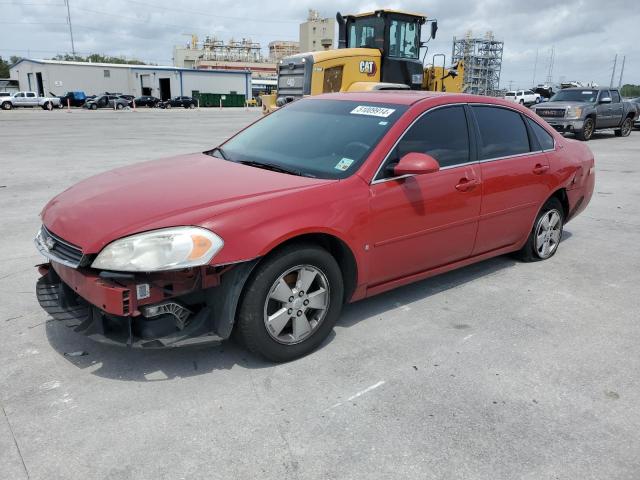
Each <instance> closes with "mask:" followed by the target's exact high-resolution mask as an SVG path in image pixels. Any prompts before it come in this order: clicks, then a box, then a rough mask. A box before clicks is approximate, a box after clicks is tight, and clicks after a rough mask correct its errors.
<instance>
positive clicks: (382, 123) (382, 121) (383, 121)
mask: <svg viewBox="0 0 640 480" xmlns="http://www.w3.org/2000/svg"><path fill="white" fill-rule="evenodd" d="M387 123H389V122H387V121H386V120H380V121H379V122H378V125H386V124H387Z"/></svg>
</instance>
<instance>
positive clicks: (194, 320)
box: [36, 262, 255, 348]
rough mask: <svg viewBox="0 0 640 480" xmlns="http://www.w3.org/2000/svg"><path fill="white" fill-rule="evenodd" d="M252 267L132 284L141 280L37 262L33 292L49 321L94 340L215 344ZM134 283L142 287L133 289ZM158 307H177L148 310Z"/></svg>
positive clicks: (226, 330) (228, 325) (227, 329)
mask: <svg viewBox="0 0 640 480" xmlns="http://www.w3.org/2000/svg"><path fill="white" fill-rule="evenodd" d="M253 265H255V262H248V263H245V264H239V265H236V266H234V267H233V268H228V269H224V270H221V271H218V272H214V273H211V274H209V275H207V276H205V277H203V276H201V275H200V274H199V273H194V272H182V273H181V275H179V274H177V273H173V274H172V275H170V276H169V277H166V278H165V279H164V280H162V279H161V278H149V279H148V281H149V283H135V282H140V281H141V280H140V279H135V278H134V279H131V280H130V279H120V278H118V279H116V280H110V279H104V278H101V277H100V276H98V275H96V274H95V272H92V271H90V270H82V269H79V270H76V269H73V268H69V267H65V266H63V265H60V264H57V263H55V262H52V263H47V264H43V265H40V266H39V271H40V273H41V274H42V276H41V277H40V278H39V279H38V281H37V285H36V295H37V298H38V302H39V303H40V306H41V307H42V308H43V309H44V310H45V311H46V312H47V313H48V314H49V315H51V317H52V318H53V319H54V320H57V321H60V322H62V323H63V324H64V325H66V326H67V327H69V328H71V329H73V330H74V331H76V332H78V333H81V334H84V335H86V336H88V337H90V338H91V339H93V340H95V341H98V342H102V343H108V344H112V345H121V346H129V347H136V348H163V347H178V346H183V345H193V344H202V343H216V342H220V341H221V340H223V339H225V338H228V337H229V335H230V334H231V330H232V328H233V323H234V319H235V311H236V307H237V303H238V298H239V296H240V292H241V291H242V287H243V286H244V283H245V281H246V279H247V278H248V276H249V273H250V272H251V269H252V268H253ZM196 272H198V271H197V270H196ZM181 276H183V277H186V280H185V278H180V277H181ZM192 277H196V278H192ZM170 278H174V282H173V283H170V282H171V280H170ZM144 280H146V279H144V278H143V279H142V281H144ZM176 280H177V283H176V282H175V281H176ZM180 281H183V282H185V281H190V282H191V284H190V285H185V284H182V285H181V284H180ZM138 285H146V286H145V287H143V288H142V289H140V290H138V288H137V287H138ZM203 285H204V287H203ZM173 292H176V293H175V294H174V293H173ZM141 293H142V295H141ZM139 297H144V298H139ZM163 305H170V306H171V307H174V308H178V309H182V310H180V312H178V313H180V314H173V313H171V311H170V310H172V308H167V309H164V310H162V311H161V312H154V313H152V310H153V307H159V306H163ZM150 307H151V308H150Z"/></svg>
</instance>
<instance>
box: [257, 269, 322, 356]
mask: <svg viewBox="0 0 640 480" xmlns="http://www.w3.org/2000/svg"><path fill="white" fill-rule="evenodd" d="M329 299H330V292H329V282H328V280H327V277H326V275H325V274H324V272H322V271H321V270H320V269H319V268H317V267H314V266H312V265H298V266H295V267H292V268H290V269H288V270H287V271H285V272H284V273H283V274H282V275H280V276H279V277H278V278H277V279H276V281H275V282H274V283H273V285H272V286H271V288H270V289H269V293H268V295H267V299H266V301H265V304H264V325H265V327H266V330H267V332H268V333H269V335H270V336H271V338H273V339H274V340H275V341H277V342H278V343H282V344H286V345H293V344H296V343H300V342H302V341H304V340H305V339H307V338H308V337H309V336H311V335H312V334H313V333H314V332H315V331H316V330H317V328H318V327H319V326H320V324H321V323H322V321H323V320H324V318H325V317H326V315H327V312H328V311H329V303H330V302H329Z"/></svg>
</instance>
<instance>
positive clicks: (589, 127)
mask: <svg viewBox="0 0 640 480" xmlns="http://www.w3.org/2000/svg"><path fill="white" fill-rule="evenodd" d="M582 128H583V130H584V138H586V139H587V140H588V139H590V138H591V136H592V135H593V120H591V119H590V118H589V119H587V120H585V122H584V126H583V127H582Z"/></svg>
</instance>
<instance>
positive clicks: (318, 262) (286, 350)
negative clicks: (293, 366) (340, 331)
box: [237, 244, 344, 362]
mask: <svg viewBox="0 0 640 480" xmlns="http://www.w3.org/2000/svg"><path fill="white" fill-rule="evenodd" d="M343 297H344V286H343V279H342V274H341V271H340V267H339V266H338V264H337V262H336V260H335V259H334V258H333V256H331V254H330V253H329V252H327V251H326V250H324V249H323V248H320V247H317V246H315V245H311V244H297V245H291V246H289V247H285V248H283V249H282V250H280V251H279V252H277V253H275V254H273V255H271V256H270V257H267V258H266V259H265V260H264V261H263V262H262V263H261V264H260V265H258V267H257V268H256V270H255V272H254V273H253V274H252V276H251V278H250V279H249V281H248V283H247V286H246V288H245V291H244V293H243V297H242V300H241V305H240V307H239V311H238V324H237V328H238V334H239V336H240V339H241V340H242V341H243V343H244V344H245V345H246V347H247V348H248V349H249V350H250V351H251V352H253V353H255V354H257V355H260V356H262V357H264V358H266V359H267V360H271V361H274V362H286V361H289V360H293V359H295V358H299V357H301V356H303V355H306V354H308V353H309V352H311V351H313V350H314V349H316V348H317V347H318V346H319V345H320V344H321V343H322V341H323V340H324V339H325V338H326V337H327V336H328V335H329V333H330V332H331V330H332V329H333V326H334V324H335V322H336V320H337V319H338V317H339V316H340V311H341V309H342V302H343Z"/></svg>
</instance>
